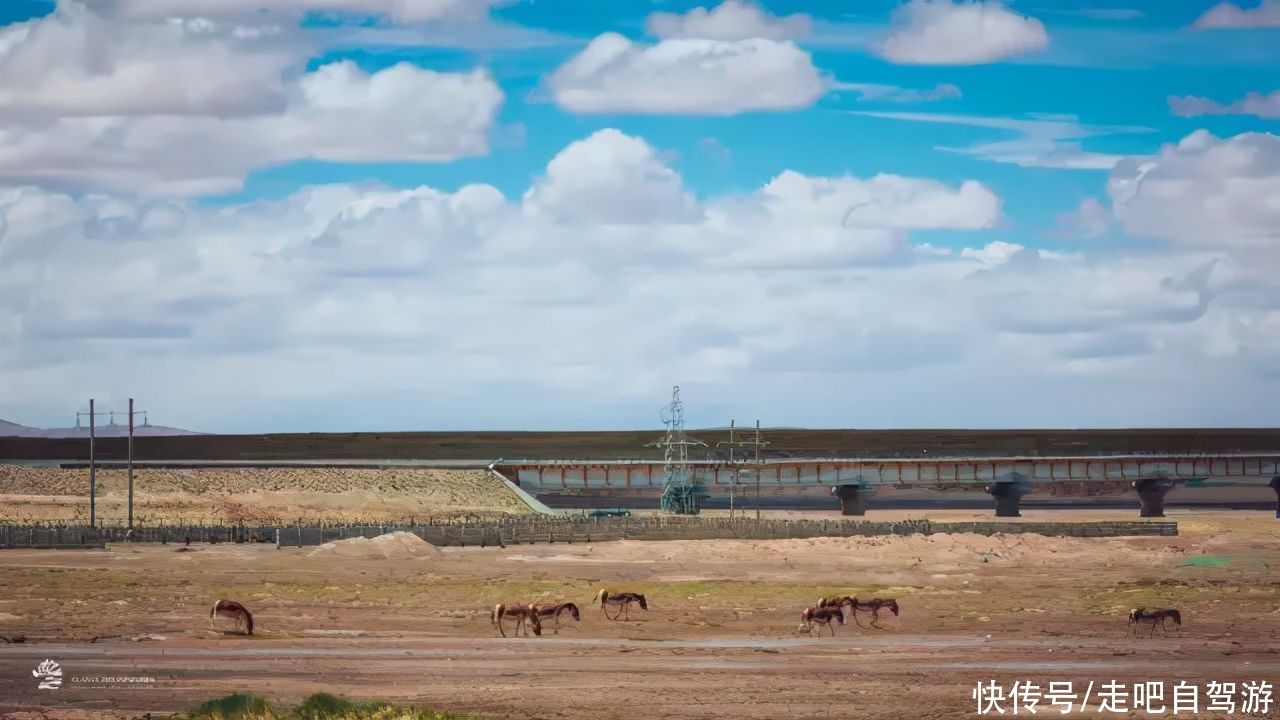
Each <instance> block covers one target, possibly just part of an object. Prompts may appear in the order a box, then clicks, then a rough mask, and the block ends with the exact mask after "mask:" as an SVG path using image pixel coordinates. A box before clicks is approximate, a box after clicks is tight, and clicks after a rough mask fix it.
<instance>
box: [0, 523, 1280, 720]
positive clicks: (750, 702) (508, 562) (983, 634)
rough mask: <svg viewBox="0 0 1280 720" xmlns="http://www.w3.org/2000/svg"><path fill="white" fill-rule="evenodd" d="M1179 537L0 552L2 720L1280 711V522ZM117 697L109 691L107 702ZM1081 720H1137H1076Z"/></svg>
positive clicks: (1187, 526)
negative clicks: (250, 714)
mask: <svg viewBox="0 0 1280 720" xmlns="http://www.w3.org/2000/svg"><path fill="white" fill-rule="evenodd" d="M811 515H820V514H819V513H813V514H811ZM916 515H917V516H918V515H919V514H916ZM1025 515H1026V516H1027V519H1028V520H1044V519H1049V518H1059V519H1061V518H1062V517H1063V514H1062V513H1059V512H1055V511H1037V510H1032V511H1027V512H1025ZM833 516H834V514H833ZM988 516H989V512H964V511H933V512H929V513H928V517H930V518H933V519H939V520H945V519H961V518H964V519H970V518H986V517H988ZM1170 516H1171V519H1174V520H1177V521H1178V522H1179V523H1180V535H1179V536H1177V537H1151V538H1110V539H1075V538H1047V537H1041V536H1032V535H1007V536H995V537H980V536H974V535H935V536H928V537H926V536H908V537H873V538H821V539H810V540H783V541H769V542H762V541H749V540H744V541H731V540H714V541H671V542H635V541H623V542H609V543H596V544H574V545H564V544H556V545H523V546H511V547H507V548H505V549H499V548H487V549H480V548H440V549H436V548H431V547H425V548H424V547H421V546H416V545H414V544H413V543H403V542H399V541H383V542H381V543H375V542H373V541H366V542H364V543H356V544H352V545H351V546H342V547H339V548H336V549H334V548H331V549H328V550H321V549H316V548H301V549H297V548H291V549H283V550H276V549H274V548H271V547H260V546H244V545H241V546H234V545H233V546H228V545H216V546H192V547H191V548H190V549H186V548H175V547H173V546H152V545H147V546H142V545H138V546H127V545H114V546H111V547H109V548H108V549H107V550H105V551H103V550H97V551H94V550H85V551H81V550H64V551H36V550H33V551H27V550H21V551H13V550H10V551H4V552H3V553H0V586H3V588H4V591H3V593H2V594H0V635H7V636H13V635H17V634H23V635H25V636H26V642H24V643H22V644H9V645H4V644H0V713H6V712H7V713H17V712H20V711H23V710H33V709H37V708H39V709H42V711H43V712H44V713H45V714H46V715H47V716H48V717H52V718H72V717H102V716H113V717H137V716H140V715H141V714H142V713H145V712H153V713H154V712H167V711H174V710H183V709H188V708H190V707H192V706H193V705H195V704H196V703H198V702H199V701H202V700H206V699H209V698H211V697H215V696H218V695H221V694H226V693H229V692H234V691H256V692H261V693H264V694H266V695H267V696H268V697H270V698H271V699H273V700H275V701H279V702H286V703H288V702H294V701H297V700H298V699H300V698H302V697H304V696H306V695H308V694H310V693H313V692H319V691H326V692H333V693H337V694H342V695H346V696H348V697H352V698H364V699H387V700H396V701H404V702H416V703H421V704H425V705H428V706H431V707H434V708H437V709H442V710H451V711H455V712H470V713H476V714H481V715H487V716H492V717H502V718H565V719H569V720H578V719H581V720H587V719H591V720H595V719H597V718H605V717H619V718H621V717H655V718H656V717H669V718H721V717H733V718H760V719H762V720H763V719H764V718H770V719H774V718H815V719H816V718H823V719H826V718H855V717H856V718H967V717H977V716H978V713H977V706H976V701H975V700H974V699H973V697H972V695H971V693H972V691H973V688H974V686H975V685H976V684H977V683H979V682H984V683H986V682H989V681H995V682H996V683H997V684H999V685H1001V686H1003V687H1006V688H1007V687H1009V686H1010V685H1011V684H1012V683H1013V681H1015V680H1021V681H1024V682H1025V681H1030V682H1033V683H1037V684H1039V685H1041V687H1043V688H1047V686H1048V684H1049V683H1050V682H1058V681H1072V682H1074V683H1075V686H1076V690H1077V691H1078V692H1080V693H1081V694H1083V692H1084V689H1085V686H1086V685H1087V684H1088V683H1089V682H1090V681H1092V682H1094V683H1095V684H1096V685H1097V686H1098V687H1100V686H1101V684H1102V683H1104V682H1108V681H1111V680H1116V681H1120V682H1123V683H1126V685H1132V684H1133V683H1134V682H1138V681H1165V682H1167V683H1168V684H1169V690H1168V691H1167V692H1168V693H1169V695H1168V696H1167V697H1168V698H1169V699H1170V701H1171V692H1172V686H1173V684H1174V682H1176V681H1183V680H1184V681H1187V682H1188V683H1192V684H1195V685H1198V686H1201V687H1202V688H1203V687H1204V686H1206V685H1207V684H1208V683H1209V682H1211V681H1218V682H1227V681H1230V682H1237V683H1240V682H1244V681H1258V680H1264V681H1268V682H1271V683H1272V684H1273V685H1274V686H1277V690H1280V552H1277V550H1278V549H1280V521H1277V520H1276V519H1275V517H1274V516H1273V514H1272V513H1263V512H1252V511H1195V510H1187V511H1182V510H1178V511H1174V512H1171V513H1170ZM1067 517H1068V519H1071V520H1085V519H1102V518H1115V517H1123V518H1125V519H1130V518H1131V517H1132V511H1094V512H1087V511H1079V510H1077V511H1072V512H1070V513H1069V515H1068V516H1067ZM870 519H876V518H870ZM602 587H605V588H609V589H611V590H615V591H634V592H642V593H644V594H645V595H646V596H647V599H648V602H649V609H648V611H647V612H645V611H633V612H632V613H631V616H630V617H631V619H630V621H629V622H612V621H609V620H607V619H605V618H604V617H603V616H602V614H601V611H600V609H599V607H591V606H589V603H590V601H591V598H592V597H593V596H594V594H595V592H596V591H597V590H598V589H600V588H602ZM829 593H840V594H851V595H856V596H858V597H859V598H867V597H871V596H877V597H886V596H888V597H896V598H897V599H898V601H899V603H900V605H901V608H902V613H901V615H900V616H899V617H892V616H890V617H888V618H886V619H884V620H883V621H882V622H881V623H880V624H881V626H882V627H881V629H872V628H864V627H859V626H856V625H849V626H847V627H840V628H837V629H836V636H835V637H834V638H822V639H818V638H815V637H805V636H798V635H797V634H796V632H795V630H796V626H797V623H798V621H799V614H800V611H801V609H802V608H804V607H805V606H807V605H810V604H812V603H813V602H814V600H815V599H816V598H817V597H818V596H819V595H823V594H829ZM218 598H230V599H236V600H239V601H241V602H243V603H245V604H246V605H247V606H248V607H250V608H251V609H252V610H253V612H254V615H255V620H256V628H255V634H254V635H253V636H252V637H246V636H243V635H237V634H232V633H229V632H224V631H225V630H227V629H228V627H229V621H219V622H220V625H219V626H218V629H217V630H213V629H210V622H209V618H208V612H209V610H208V608H209V607H210V606H211V604H212V603H213V601H214V600H216V599H218ZM521 601H524V602H530V601H543V602H546V601H573V602H577V603H580V604H581V605H582V611H583V614H582V621H581V622H580V623H574V622H572V621H566V626H565V627H563V628H562V629H561V630H560V632H559V633H558V634H553V633H551V632H550V630H548V632H547V633H546V634H545V635H544V636H543V637H540V638H528V639H526V638H502V637H499V636H498V633H497V631H496V630H495V629H494V628H493V627H492V625H491V623H490V620H489V612H490V608H492V606H493V605H494V604H495V603H497V602H521ZM1137 606H1147V607H1174V608H1178V609H1179V610H1181V612H1182V614H1183V626H1182V627H1181V629H1180V630H1179V631H1177V632H1171V633H1170V634H1171V637H1168V638H1166V637H1162V636H1161V633H1160V632H1159V631H1158V630H1157V631H1156V635H1155V637H1154V638H1148V637H1140V638H1137V639H1134V638H1132V637H1130V636H1129V634H1128V633H1127V627H1126V616H1127V613H1128V611H1129V609H1130V608H1132V607H1137ZM863 623H864V624H865V623H866V620H863ZM1144 631H1145V629H1144ZM95 636H96V637H98V639H97V640H96V641H95V642H90V640H91V639H93V638H95ZM45 659H52V660H55V661H56V662H58V663H60V665H61V666H62V669H63V671H64V683H63V685H62V687H61V688H60V689H58V690H38V689H37V687H36V684H37V683H36V679H35V678H33V676H32V670H33V669H34V668H35V667H36V666H37V665H38V664H39V663H40V662H41V661H43V660H45ZM104 676H108V677H115V678H116V680H115V681H114V685H113V683H111V682H108V683H107V685H109V686H108V687H95V686H93V685H94V679H95V678H102V677H104ZM119 676H129V677H134V678H137V677H144V678H151V679H153V680H154V682H151V683H140V682H136V681H133V682H130V681H120V680H119ZM102 682H103V681H101V680H98V683H99V684H101V683H102ZM122 683H123V684H122ZM111 685H113V686H111ZM1094 692H1095V694H1096V692H1097V690H1095V691H1094ZM1204 702H1205V701H1203V700H1202V705H1203V703H1204ZM1096 707H1097V700H1096V697H1095V699H1094V700H1093V701H1091V704H1090V705H1089V708H1090V709H1091V710H1094V709H1096ZM1022 714H1023V715H1025V714H1026V713H1025V712H1024V713H1022ZM1046 714H1049V715H1050V716H1053V717H1062V716H1063V715H1061V714H1060V711H1059V710H1058V709H1057V708H1054V709H1052V710H1051V711H1049V710H1046V709H1045V708H1044V706H1043V705H1042V706H1041V709H1040V713H1039V715H1040V716H1044V715H1046ZM1084 716H1089V717H1125V716H1126V715H1125V714H1124V713H1103V714H1101V715H1099V714H1097V713H1096V712H1087V713H1084V714H1081V713H1078V712H1074V713H1072V714H1070V715H1067V717H1084ZM1134 716H1135V717H1153V715H1149V714H1146V713H1145V712H1141V713H1138V714H1136V715H1134ZM1208 716H1211V715H1198V716H1196V717H1208ZM1219 716H1220V717H1225V715H1219ZM1269 716H1270V717H1280V710H1277V708H1276V706H1275V705H1273V708H1272V713H1271V715H1269ZM1178 717H1193V715H1190V714H1188V713H1183V714H1180V715H1178ZM1235 717H1244V715H1241V714H1240V713H1237V714H1236V715H1235Z"/></svg>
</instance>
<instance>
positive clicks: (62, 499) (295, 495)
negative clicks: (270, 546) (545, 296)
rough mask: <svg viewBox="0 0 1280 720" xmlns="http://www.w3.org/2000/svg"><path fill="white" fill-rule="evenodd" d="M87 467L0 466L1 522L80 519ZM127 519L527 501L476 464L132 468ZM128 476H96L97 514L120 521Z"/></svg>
mask: <svg viewBox="0 0 1280 720" xmlns="http://www.w3.org/2000/svg"><path fill="white" fill-rule="evenodd" d="M88 486H89V471H88V470H87V469H59V468H42V467H27V466H22V465H9V464H0V522H3V521H18V522H37V521H38V522H47V521H78V522H87V519H88V498H87V494H88ZM133 486H134V516H135V519H136V521H137V522H139V523H142V524H144V525H145V524H158V523H170V524H172V523H181V522H189V523H202V524H203V523H208V524H218V523H223V524H226V523H237V522H249V523H253V522H265V523H291V522H297V521H303V522H319V521H324V522H362V521H367V522H403V521H407V520H410V519H418V520H422V519H425V518H428V517H436V518H445V517H454V516H460V515H479V516H493V515H504V514H513V513H526V512H529V508H528V507H527V506H526V505H525V504H524V503H522V502H521V501H520V500H519V499H518V498H516V496H515V495H513V494H512V493H511V492H510V491H509V490H507V488H506V487H505V486H504V485H503V484H502V483H501V482H500V481H498V479H497V478H495V477H493V476H492V475H490V474H489V473H487V472H485V471H483V470H437V469H426V468H384V469H378V470H371V469H357V468H198V469H167V468H140V469H136V470H135V471H134V476H133ZM127 498H128V474H127V473H126V471H124V470H99V471H98V473H97V516H98V520H99V522H102V523H105V524H123V523H124V522H125V519H126V517H127V515H128V512H127Z"/></svg>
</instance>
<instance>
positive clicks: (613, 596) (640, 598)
mask: <svg viewBox="0 0 1280 720" xmlns="http://www.w3.org/2000/svg"><path fill="white" fill-rule="evenodd" d="M593 602H598V603H600V610H601V612H603V613H604V616H605V617H607V618H609V619H610V620H617V619H618V617H619V616H621V617H622V619H623V620H630V619H631V618H630V616H629V615H628V613H627V610H628V609H629V608H630V607H631V604H632V603H638V604H639V605H640V609H641V610H648V609H649V604H648V603H647V602H645V599H644V595H641V594H640V593H630V592H626V593H611V592H609V591H608V590H601V591H600V592H598V593H596V599H595V600H594V601H593ZM610 606H613V607H615V608H621V609H620V610H618V611H617V612H615V613H614V614H613V615H612V616H610V615H609V607H610Z"/></svg>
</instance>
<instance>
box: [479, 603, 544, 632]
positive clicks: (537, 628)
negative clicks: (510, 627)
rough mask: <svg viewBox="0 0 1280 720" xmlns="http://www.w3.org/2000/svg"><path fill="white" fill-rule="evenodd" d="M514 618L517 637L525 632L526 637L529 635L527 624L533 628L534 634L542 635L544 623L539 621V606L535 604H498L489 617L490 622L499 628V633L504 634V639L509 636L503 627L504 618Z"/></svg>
mask: <svg viewBox="0 0 1280 720" xmlns="http://www.w3.org/2000/svg"><path fill="white" fill-rule="evenodd" d="M504 617H512V618H515V619H516V636H517V637H518V636H519V635H520V631H521V630H524V634H525V636H528V635H529V629H528V628H526V627H525V625H524V624H525V622H526V621H527V622H528V623H529V626H530V627H532V628H533V634H534V635H538V636H541V635H542V622H541V621H540V620H538V611H537V606H536V605H534V604H533V603H510V604H504V603H498V604H497V605H494V606H493V613H492V614H491V615H490V616H489V619H490V621H491V622H492V623H493V624H494V625H497V626H498V632H500V633H502V637H506V636H507V631H506V630H504V629H503V627H502V618H504Z"/></svg>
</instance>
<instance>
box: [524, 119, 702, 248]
mask: <svg viewBox="0 0 1280 720" xmlns="http://www.w3.org/2000/svg"><path fill="white" fill-rule="evenodd" d="M524 206H525V208H526V210H528V211H529V212H530V213H532V214H535V215H546V216H550V217H552V218H554V219H556V220H560V221H570V222H592V223H599V224H612V223H623V224H640V225H647V224H651V223H667V222H688V221H691V220H696V219H697V218H698V217H699V216H700V215H701V212H700V210H699V209H698V205H697V201H696V200H695V199H694V197H693V195H692V194H691V193H689V192H688V191H686V190H685V188H684V183H683V180H682V179H681V178H680V175H679V174H678V173H677V172H675V171H674V170H672V169H671V168H670V167H668V166H667V165H665V164H664V163H663V162H662V161H661V160H660V159H659V158H658V156H657V153H656V152H655V151H654V149H653V148H652V147H650V146H649V144H648V143H646V142H645V141H644V140H642V139H640V138H634V137H631V136H629V135H624V134H623V133H621V132H618V131H617V130H613V129H607V130H601V131H599V132H596V133H595V134H593V135H591V136H590V137H588V138H586V139H583V140H578V141H576V142H574V143H571V144H570V145H569V146H568V147H567V148H565V149H564V150H561V151H560V153H559V154H558V155H556V156H555V158H553V159H552V160H551V162H550V164H548V165H547V172H546V175H545V176H543V177H542V178H541V179H539V180H538V181H536V182H535V183H534V186H533V187H532V188H530V189H529V191H528V192H527V193H526V194H525V197H524Z"/></svg>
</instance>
